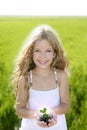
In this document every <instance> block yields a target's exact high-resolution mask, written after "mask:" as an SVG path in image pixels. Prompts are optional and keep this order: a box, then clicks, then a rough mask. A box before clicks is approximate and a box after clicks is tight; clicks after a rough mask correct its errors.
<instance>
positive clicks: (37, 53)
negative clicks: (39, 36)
mask: <svg viewBox="0 0 87 130" xmlns="http://www.w3.org/2000/svg"><path fill="white" fill-rule="evenodd" d="M53 58H54V50H53V48H52V46H51V45H50V43H49V42H48V41H47V40H46V39H43V40H41V41H37V42H36V43H35V46H34V50H33V61H34V63H35V65H36V67H39V68H41V69H47V68H50V65H51V63H52V61H53Z"/></svg>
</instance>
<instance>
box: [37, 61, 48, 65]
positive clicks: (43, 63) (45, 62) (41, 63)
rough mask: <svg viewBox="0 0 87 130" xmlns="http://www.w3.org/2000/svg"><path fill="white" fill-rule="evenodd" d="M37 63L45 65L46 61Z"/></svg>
mask: <svg viewBox="0 0 87 130" xmlns="http://www.w3.org/2000/svg"><path fill="white" fill-rule="evenodd" d="M38 62H39V64H42V65H45V64H46V63H47V62H48V61H38Z"/></svg>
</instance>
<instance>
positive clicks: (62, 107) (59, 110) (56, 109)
mask: <svg viewBox="0 0 87 130" xmlns="http://www.w3.org/2000/svg"><path fill="white" fill-rule="evenodd" d="M69 108H70V104H66V103H61V104H60V105H59V106H57V107H54V108H53V111H54V112H55V114H56V115H59V114H66V113H67V112H68V111H69Z"/></svg>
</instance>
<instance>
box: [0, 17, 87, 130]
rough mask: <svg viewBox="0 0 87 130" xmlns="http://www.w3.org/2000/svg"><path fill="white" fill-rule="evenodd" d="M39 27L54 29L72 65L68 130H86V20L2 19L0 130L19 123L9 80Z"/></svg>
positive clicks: (10, 127) (0, 23) (11, 129)
mask: <svg viewBox="0 0 87 130" xmlns="http://www.w3.org/2000/svg"><path fill="white" fill-rule="evenodd" d="M40 24H48V25H50V26H52V27H53V28H54V29H55V30H56V32H57V33H58V35H59V36H60V38H61V40H62V44H63V47H64V50H65V52H66V55H67V57H68V59H69V62H70V68H71V76H70V77H69V84H70V85H69V88H70V97H71V108H70V111H69V113H67V115H66V117H67V122H68V129H69V130H78V129H79V130H86V129H87V121H86V119H87V96H86V94H87V88H86V87H87V71H86V69H87V17H4V16H3V17H0V130H5V129H7V130H9V129H10V130H15V129H17V128H18V126H19V124H20V120H19V119H18V117H17V116H16V114H15V109H14V101H15V97H14V95H13V93H12V87H11V86H10V85H9V77H10V75H11V73H12V70H13V66H14V61H15V58H16V56H17V55H18V52H19V51H20V49H21V46H22V45H23V43H24V41H25V39H26V38H27V36H28V35H29V33H30V32H31V31H32V29H33V28H34V27H36V26H37V25H40Z"/></svg>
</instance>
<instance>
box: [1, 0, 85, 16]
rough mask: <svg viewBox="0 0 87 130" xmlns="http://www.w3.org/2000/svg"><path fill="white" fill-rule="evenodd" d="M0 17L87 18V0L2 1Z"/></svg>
mask: <svg viewBox="0 0 87 130" xmlns="http://www.w3.org/2000/svg"><path fill="white" fill-rule="evenodd" d="M0 15H25V16H26V15H28V16H87V0H0Z"/></svg>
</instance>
